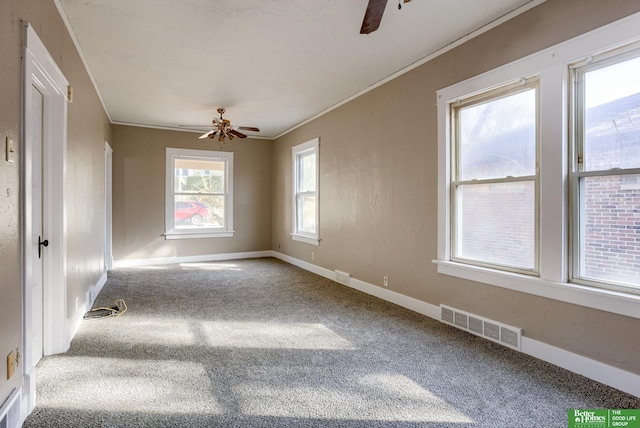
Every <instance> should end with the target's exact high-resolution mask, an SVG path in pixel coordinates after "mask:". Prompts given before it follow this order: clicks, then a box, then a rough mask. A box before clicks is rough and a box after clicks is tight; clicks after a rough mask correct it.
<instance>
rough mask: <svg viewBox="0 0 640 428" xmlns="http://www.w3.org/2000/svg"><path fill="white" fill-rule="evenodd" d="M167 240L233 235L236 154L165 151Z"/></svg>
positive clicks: (186, 150)
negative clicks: (234, 155) (234, 161)
mask: <svg viewBox="0 0 640 428" xmlns="http://www.w3.org/2000/svg"><path fill="white" fill-rule="evenodd" d="M166 156H167V164H166V202H165V236H166V238H167V239H176V238H204V237H217V236H233V186H232V180H233V153H229V152H215V151H208V150H188V149H173V148H167V149H166Z"/></svg>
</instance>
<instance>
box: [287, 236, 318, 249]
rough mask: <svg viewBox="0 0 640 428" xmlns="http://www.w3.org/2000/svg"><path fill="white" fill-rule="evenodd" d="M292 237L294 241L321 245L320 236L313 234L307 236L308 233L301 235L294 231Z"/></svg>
mask: <svg viewBox="0 0 640 428" xmlns="http://www.w3.org/2000/svg"><path fill="white" fill-rule="evenodd" d="M291 239H293V240H294V241H300V242H306V243H307V244H311V245H316V246H319V245H320V240H319V239H318V238H313V237H311V236H306V235H300V234H297V233H292V234H291Z"/></svg>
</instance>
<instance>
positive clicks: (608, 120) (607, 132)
mask: <svg viewBox="0 0 640 428" xmlns="http://www.w3.org/2000/svg"><path fill="white" fill-rule="evenodd" d="M638 76H640V58H634V59H631V60H628V61H623V62H620V63H617V64H614V65H610V66H608V67H603V68H599V69H597V70H592V71H589V72H587V73H585V76H584V91H585V108H586V112H585V119H584V146H585V147H584V168H585V170H586V171H598V170H608V169H611V168H616V167H618V168H638V167H640V79H638Z"/></svg>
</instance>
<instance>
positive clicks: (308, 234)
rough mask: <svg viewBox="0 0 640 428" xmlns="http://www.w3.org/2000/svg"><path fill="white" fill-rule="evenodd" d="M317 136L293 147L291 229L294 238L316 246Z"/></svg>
mask: <svg viewBox="0 0 640 428" xmlns="http://www.w3.org/2000/svg"><path fill="white" fill-rule="evenodd" d="M318 145H319V140H318V139H317V138H315V139H313V140H311V141H307V142H306V143H303V144H300V145H297V146H295V147H293V148H292V159H293V165H292V169H293V231H292V233H291V236H292V238H293V239H294V240H296V241H302V242H307V243H309V244H313V245H318V243H319V239H318V181H319V180H318V162H319V160H318Z"/></svg>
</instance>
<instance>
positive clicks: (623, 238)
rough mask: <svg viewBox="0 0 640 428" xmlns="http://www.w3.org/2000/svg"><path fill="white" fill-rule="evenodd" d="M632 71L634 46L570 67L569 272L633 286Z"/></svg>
mask: <svg viewBox="0 0 640 428" xmlns="http://www.w3.org/2000/svg"><path fill="white" fill-rule="evenodd" d="M638 76H640V51H639V50H635V51H630V52H625V53H618V55H613V56H612V55H608V54H604V55H601V56H600V57H596V58H589V60H588V61H584V62H581V63H579V64H577V66H576V67H574V82H575V83H574V84H575V88H576V91H575V106H576V108H575V121H574V138H573V140H574V143H575V147H574V151H573V153H574V158H573V175H572V191H573V203H574V206H575V207H576V209H575V211H574V216H573V228H572V232H573V233H572V237H573V258H572V260H573V269H572V277H573V280H575V281H577V282H583V283H585V284H591V285H596V286H602V287H606V288H613V289H615V290H621V291H625V289H629V288H632V289H634V288H635V289H640V186H639V184H640V81H638ZM627 291H628V290H627Z"/></svg>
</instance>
